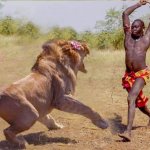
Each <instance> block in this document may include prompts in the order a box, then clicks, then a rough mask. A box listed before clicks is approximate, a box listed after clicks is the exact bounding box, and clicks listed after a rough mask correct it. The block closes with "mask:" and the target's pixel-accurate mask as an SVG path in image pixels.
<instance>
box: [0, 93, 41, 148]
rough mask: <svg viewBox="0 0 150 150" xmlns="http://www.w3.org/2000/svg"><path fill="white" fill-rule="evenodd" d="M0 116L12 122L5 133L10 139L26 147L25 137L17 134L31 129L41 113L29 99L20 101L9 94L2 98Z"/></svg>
mask: <svg viewBox="0 0 150 150" xmlns="http://www.w3.org/2000/svg"><path fill="white" fill-rule="evenodd" d="M0 117H2V118H3V119H4V120H5V121H7V122H8V123H9V124H10V127H8V128H7V129H5V130H4V135H5V137H6V139H7V140H8V141H10V142H11V143H13V144H15V145H16V146H20V147H26V142H25V139H23V137H22V138H19V137H17V136H16V135H17V134H19V133H21V132H23V131H25V130H27V129H29V128H30V127H31V126H32V125H33V124H34V123H35V121H36V120H37V119H38V117H39V114H38V112H37V110H36V109H35V108H34V106H33V105H32V104H30V103H29V102H28V101H23V102H22V101H19V100H16V99H13V98H11V97H9V96H7V95H3V96H1V98H0Z"/></svg>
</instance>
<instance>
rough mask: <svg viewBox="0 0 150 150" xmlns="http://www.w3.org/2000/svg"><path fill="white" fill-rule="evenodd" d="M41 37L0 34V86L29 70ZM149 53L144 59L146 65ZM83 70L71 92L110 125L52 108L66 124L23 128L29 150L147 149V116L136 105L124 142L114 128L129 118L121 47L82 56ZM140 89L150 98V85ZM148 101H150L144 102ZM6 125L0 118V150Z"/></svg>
mask: <svg viewBox="0 0 150 150" xmlns="http://www.w3.org/2000/svg"><path fill="white" fill-rule="evenodd" d="M44 42H45V40H37V41H34V42H27V41H26V42H21V41H20V39H18V37H0V66H1V67H0V87H3V86H6V85H8V84H10V83H11V82H13V81H16V80H18V79H20V78H22V77H24V76H26V75H27V74H28V73H29V72H30V68H31V67H32V65H33V63H34V61H35V59H36V57H37V55H38V54H39V53H40V51H41V45H42V43H44ZM149 58H150V53H149V52H148V55H147V61H148V62H147V64H150V60H149ZM85 65H86V68H87V70H88V73H87V74H83V73H79V74H78V80H77V87H76V94H75V96H76V97H77V98H78V99H79V100H80V101H82V102H83V103H85V104H87V105H88V106H90V107H92V108H93V109H95V110H96V111H97V112H99V113H100V114H101V115H102V116H104V117H105V118H106V119H107V120H108V122H109V124H110V127H109V129H106V130H102V129H99V128H97V127H95V126H94V125H93V124H92V123H91V122H90V121H89V120H88V119H86V118H84V117H82V116H78V115H73V114H69V113H65V112H60V111H57V110H54V111H53V112H52V115H53V117H55V119H56V120H57V121H58V122H60V123H61V124H63V125H64V126H65V127H64V128H63V129H61V130H55V131H48V130H47V129H46V128H45V127H44V126H43V125H41V124H40V123H38V122H37V123H36V124H35V125H34V126H33V127H32V128H31V129H30V130H28V131H26V132H23V135H24V136H25V138H26V139H27V141H28V142H29V146H28V147H27V149H29V150H41V149H44V150H81V149H83V150H141V149H143V150H149V149H150V142H149V140H150V129H148V128H146V125H147V122H148V118H147V117H146V116H144V115H143V114H141V112H139V110H136V117H135V121H134V128H133V129H134V130H133V141H132V142H128V143H124V142H122V141H121V139H120V138H119V137H118V136H117V133H119V132H122V131H123V130H124V129H125V126H126V122H127V102H126V97H127V93H126V91H125V90H123V89H122V86H121V77H122V75H123V73H124V70H125V65H124V51H123V50H122V51H111V50H105V51H96V50H91V54H90V55H89V56H88V57H87V58H86V60H85ZM144 92H145V94H146V95H147V96H149V97H150V84H148V85H147V86H145V89H144ZM148 105H149V106H150V104H149V103H148ZM7 126H8V124H7V123H6V122H4V121H3V120H0V141H1V142H0V150H1V149H2V150H5V149H7V150H9V149H10V150H12V148H11V146H10V145H9V144H8V143H7V142H6V141H5V138H4V136H3V129H4V128H6V127H7Z"/></svg>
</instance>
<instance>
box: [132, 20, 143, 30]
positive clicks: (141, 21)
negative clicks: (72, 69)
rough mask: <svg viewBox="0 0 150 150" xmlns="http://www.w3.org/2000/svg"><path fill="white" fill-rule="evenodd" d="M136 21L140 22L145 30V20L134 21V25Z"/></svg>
mask: <svg viewBox="0 0 150 150" xmlns="http://www.w3.org/2000/svg"><path fill="white" fill-rule="evenodd" d="M136 21H138V22H140V23H141V25H142V27H143V28H145V24H144V21H143V20H141V19H135V20H134V21H133V23H134V22H136Z"/></svg>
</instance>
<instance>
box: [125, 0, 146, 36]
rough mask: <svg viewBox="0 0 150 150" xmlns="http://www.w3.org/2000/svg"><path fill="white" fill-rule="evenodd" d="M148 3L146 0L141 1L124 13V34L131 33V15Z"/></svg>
mask: <svg viewBox="0 0 150 150" xmlns="http://www.w3.org/2000/svg"><path fill="white" fill-rule="evenodd" d="M146 3H147V1H146V0H140V2H139V3H137V4H134V5H133V6H130V7H128V8H127V9H126V10H125V11H124V12H123V13H122V20H123V28H124V32H125V33H126V32H129V31H130V19H129V15H130V14H131V13H132V12H133V11H134V10H135V9H137V8H139V7H141V6H142V5H145V4H146Z"/></svg>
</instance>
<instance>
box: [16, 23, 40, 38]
mask: <svg viewBox="0 0 150 150" xmlns="http://www.w3.org/2000/svg"><path fill="white" fill-rule="evenodd" d="M39 34H40V32H39V28H38V27H37V26H36V25H34V24H33V23H32V22H28V23H26V24H24V25H22V26H20V27H19V29H18V35H23V36H30V37H33V38H37V37H38V36H39Z"/></svg>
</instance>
